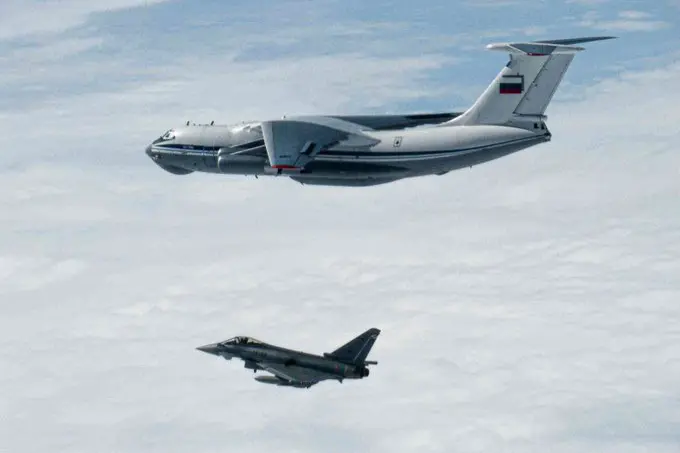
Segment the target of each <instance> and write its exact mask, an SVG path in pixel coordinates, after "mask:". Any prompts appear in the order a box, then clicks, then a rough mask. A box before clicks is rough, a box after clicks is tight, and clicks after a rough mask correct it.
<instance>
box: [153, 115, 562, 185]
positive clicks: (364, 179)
mask: <svg viewBox="0 0 680 453" xmlns="http://www.w3.org/2000/svg"><path fill="white" fill-rule="evenodd" d="M455 115H457V114H432V115H423V116H422V118H425V119H424V120H423V119H420V120H411V122H410V123H408V122H407V120H405V119H408V118H414V117H416V116H384V117H381V116H374V117H370V116H368V117H316V118H322V119H324V118H330V119H332V120H334V121H338V119H339V121H340V122H341V124H346V125H348V127H357V128H361V134H362V139H364V140H372V141H373V144H371V145H370V146H367V145H366V144H365V143H358V144H353V143H352V140H351V139H350V140H346V141H344V142H343V141H340V142H338V143H333V144H331V145H329V146H325V147H323V149H320V150H319V151H318V152H317V153H316V154H315V155H314V157H313V159H311V160H310V161H309V162H308V163H306V165H304V167H303V168H274V167H272V166H271V165H270V161H269V158H268V155H267V149H266V146H265V140H264V137H263V133H262V129H261V127H260V123H249V124H241V125H236V126H221V125H187V126H183V127H180V128H175V129H172V130H171V131H168V133H166V135H165V136H164V137H165V139H163V137H161V138H159V139H157V140H155V141H154V142H153V143H152V144H151V145H149V146H148V147H147V149H146V153H147V154H148V155H149V157H151V158H152V159H153V160H154V162H156V164H158V165H159V166H160V167H161V168H163V169H165V170H167V171H169V172H171V173H174V174H189V173H192V172H206V173H216V174H227V175H251V176H287V177H290V178H291V179H293V180H296V181H298V182H301V183H303V184H316V185H342V186H366V185H375V184H383V183H387V182H392V181H396V180H398V179H402V178H408V177H415V176H424V175H431V174H444V173H447V172H449V171H452V170H457V169H460V168H465V167H471V166H474V165H478V164H481V163H484V162H488V161H491V160H494V159H498V158H500V157H503V156H505V155H508V154H511V153H514V152H516V151H520V150H522V149H526V148H528V147H531V146H534V145H537V144H540V143H543V142H546V141H549V140H550V133H549V132H548V130H547V129H546V128H545V125H544V124H543V123H542V122H541V123H540V124H539V123H534V126H535V128H534V129H532V128H529V127H514V126H495V125H476V126H448V127H439V126H441V124H436V123H435V124H432V123H433V122H435V121H438V120H439V121H443V120H445V119H447V118H451V117H455ZM390 120H391V121H390ZM398 120H401V122H400V121H398ZM404 123H406V124H408V125H409V126H410V127H408V128H402V129H399V128H398V127H399V126H402V125H403V124H404ZM376 124H378V126H376ZM367 125H373V126H374V128H372V127H370V126H367ZM375 127H378V128H375Z"/></svg>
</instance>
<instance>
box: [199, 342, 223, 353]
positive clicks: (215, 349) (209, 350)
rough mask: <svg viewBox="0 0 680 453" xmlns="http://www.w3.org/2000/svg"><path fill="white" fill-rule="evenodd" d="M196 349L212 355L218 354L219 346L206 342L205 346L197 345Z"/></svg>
mask: <svg viewBox="0 0 680 453" xmlns="http://www.w3.org/2000/svg"><path fill="white" fill-rule="evenodd" d="M196 349H198V350H199V351H201V352H205V353H206V354H213V355H218V354H219V352H220V348H219V346H217V345H216V344H207V345H205V346H199V347H197V348H196Z"/></svg>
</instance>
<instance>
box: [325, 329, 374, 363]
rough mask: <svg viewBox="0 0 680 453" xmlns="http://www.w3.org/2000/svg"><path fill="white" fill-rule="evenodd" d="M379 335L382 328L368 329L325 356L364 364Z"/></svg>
mask: <svg viewBox="0 0 680 453" xmlns="http://www.w3.org/2000/svg"><path fill="white" fill-rule="evenodd" d="M378 335H380V329H376V328H371V329H368V330H367V331H366V332H364V333H362V334H361V335H359V336H358V337H356V338H354V339H353V340H351V341H349V342H348V343H345V344H344V345H342V346H340V347H339V348H338V349H336V350H335V351H333V352H331V353H327V354H324V356H326V357H329V358H332V359H335V360H338V361H340V362H345V363H351V364H357V365H358V364H364V363H366V357H368V353H369V352H370V351H371V348H372V347H373V344H374V343H375V340H376V339H377V338H378ZM372 363H375V362H372Z"/></svg>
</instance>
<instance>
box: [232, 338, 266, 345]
mask: <svg viewBox="0 0 680 453" xmlns="http://www.w3.org/2000/svg"><path fill="white" fill-rule="evenodd" d="M260 343H261V342H260V341H258V340H256V339H254V338H250V337H234V338H230V339H228V340H227V341H225V342H224V344H260Z"/></svg>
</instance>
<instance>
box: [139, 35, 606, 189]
mask: <svg viewBox="0 0 680 453" xmlns="http://www.w3.org/2000/svg"><path fill="white" fill-rule="evenodd" d="M611 38H612V37H609V36H600V37H588V38H573V39H558V40H547V41H534V42H515V43H501V44H489V45H488V46H487V49H490V50H498V51H503V52H507V53H509V54H510V59H509V61H508V62H507V64H506V65H505V67H503V69H502V70H501V72H500V73H499V74H498V75H497V76H496V78H495V79H494V80H493V82H491V85H489V86H488V88H487V89H486V90H485V91H484V92H483V93H482V94H481V96H480V97H479V98H478V99H477V101H476V102H475V103H474V104H473V105H472V106H471V107H470V108H469V109H467V110H466V111H464V112H447V113H424V114H422V113H418V114H406V115H349V116H344V115H321V116H298V117H284V118H281V119H273V120H267V121H257V122H249V123H241V124H237V125H216V124H214V122H213V123H210V124H198V125H196V124H190V123H189V122H187V124H186V125H185V126H182V127H177V128H173V129H170V130H169V131H167V132H166V133H165V134H163V135H162V136H161V137H159V138H158V139H156V140H154V141H153V143H151V144H150V145H149V146H148V147H147V148H146V153H147V154H148V156H149V157H151V159H153V161H154V162H155V163H156V164H158V166H160V167H161V168H162V169H164V170H166V171H168V172H170V173H173V174H176V175H186V174H189V173H193V172H196V171H198V172H207V173H219V174H228V175H252V176H256V177H257V176H265V175H269V176H279V177H288V178H290V179H292V180H295V181H297V182H300V183H302V184H310V185H325V186H371V185H376V184H384V183H389V182H393V181H397V180H400V179H403V178H411V177H416V176H426V175H443V174H446V173H448V172H450V171H452V170H457V169H460V168H465V167H472V166H473V165H478V164H481V163H485V162H489V161H491V160H494V159H498V158H500V157H503V156H506V155H508V154H511V153H514V152H517V151H520V150H523V149H526V148H529V147H532V146H535V145H538V144H541V143H544V142H548V141H550V139H551V133H550V131H549V130H548V127H547V125H546V119H547V117H546V116H545V110H546V108H547V106H548V103H549V102H550V100H551V99H552V97H553V94H554V93H555V90H556V89H557V87H558V85H559V83H560V81H561V80H562V77H563V76H564V73H565V72H566V70H567V68H568V67H569V65H570V64H571V62H572V60H573V58H574V55H575V54H576V52H579V51H581V50H584V49H583V47H579V46H577V44H582V43H586V42H591V41H600V40H605V39H611Z"/></svg>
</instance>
